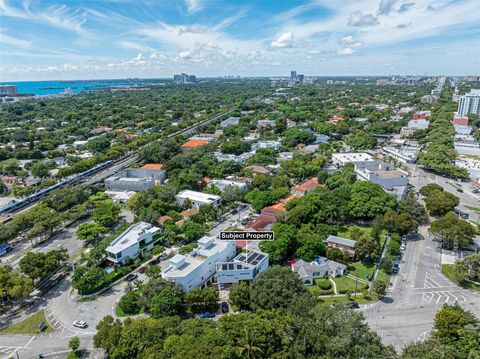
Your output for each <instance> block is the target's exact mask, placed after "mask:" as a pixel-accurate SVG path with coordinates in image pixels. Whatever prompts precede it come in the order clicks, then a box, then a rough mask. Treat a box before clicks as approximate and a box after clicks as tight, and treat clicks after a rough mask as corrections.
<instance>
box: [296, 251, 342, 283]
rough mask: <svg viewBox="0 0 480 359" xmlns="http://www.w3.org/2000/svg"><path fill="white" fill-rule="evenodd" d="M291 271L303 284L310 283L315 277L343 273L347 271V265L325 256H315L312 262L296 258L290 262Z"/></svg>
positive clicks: (333, 275)
mask: <svg viewBox="0 0 480 359" xmlns="http://www.w3.org/2000/svg"><path fill="white" fill-rule="evenodd" d="M292 272H295V273H297V274H298V275H299V277H300V278H301V279H302V282H303V284H305V285H311V284H313V283H314V280H315V279H317V278H325V277H337V276H342V275H344V274H345V273H346V272H347V266H346V265H345V264H341V263H337V262H335V261H332V260H330V259H327V258H325V257H317V258H316V260H315V261H313V262H305V261H304V260H303V259H300V260H296V261H295V262H293V263H292Z"/></svg>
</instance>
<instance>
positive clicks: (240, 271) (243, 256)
mask: <svg viewBox="0 0 480 359" xmlns="http://www.w3.org/2000/svg"><path fill="white" fill-rule="evenodd" d="M267 269H268V254H266V253H263V252H260V251H256V250H249V251H248V252H247V253H240V254H239V255H238V256H236V257H235V258H234V259H233V260H232V261H230V262H217V275H216V278H217V283H218V284H231V283H238V282H240V281H241V280H244V281H252V280H254V279H255V277H256V276H257V275H258V274H259V273H262V272H264V271H266V270H267Z"/></svg>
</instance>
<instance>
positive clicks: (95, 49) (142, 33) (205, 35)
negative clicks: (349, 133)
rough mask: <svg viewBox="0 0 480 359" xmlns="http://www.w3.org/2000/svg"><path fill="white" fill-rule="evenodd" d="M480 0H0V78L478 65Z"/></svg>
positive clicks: (438, 69) (475, 69)
mask: <svg viewBox="0 0 480 359" xmlns="http://www.w3.org/2000/svg"><path fill="white" fill-rule="evenodd" d="M479 69H480V0H295V1H293V0H256V1H255V0H253V1H252V0H251V1H247V0H143V1H142V0H0V80H1V81H15V80H18V81H20V80H48V79H90V78H125V77H170V76H172V74H174V73H177V72H187V73H194V74H197V75H198V76H219V75H241V76H275V75H287V74H288V73H289V71H290V70H297V72H299V73H304V74H306V75H326V76H328V75H388V74H419V75H422V74H431V75H434V74H447V75H448V74H458V75H462V74H479V72H480V71H479Z"/></svg>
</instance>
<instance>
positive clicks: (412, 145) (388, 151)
mask: <svg viewBox="0 0 480 359" xmlns="http://www.w3.org/2000/svg"><path fill="white" fill-rule="evenodd" d="M420 150H421V147H420V145H419V144H418V142H415V141H405V140H403V143H401V144H398V145H389V146H385V147H383V148H382V151H383V153H384V154H385V155H387V156H390V157H392V158H394V159H396V160H398V161H401V162H405V163H415V162H416V161H417V158H418V154H419V152H420Z"/></svg>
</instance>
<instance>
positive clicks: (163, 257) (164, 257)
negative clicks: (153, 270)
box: [158, 253, 168, 261]
mask: <svg viewBox="0 0 480 359" xmlns="http://www.w3.org/2000/svg"><path fill="white" fill-rule="evenodd" d="M158 258H160V260H161V261H164V260H165V259H167V258H168V254H167V253H163V254H161V255H160V257H158Z"/></svg>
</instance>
